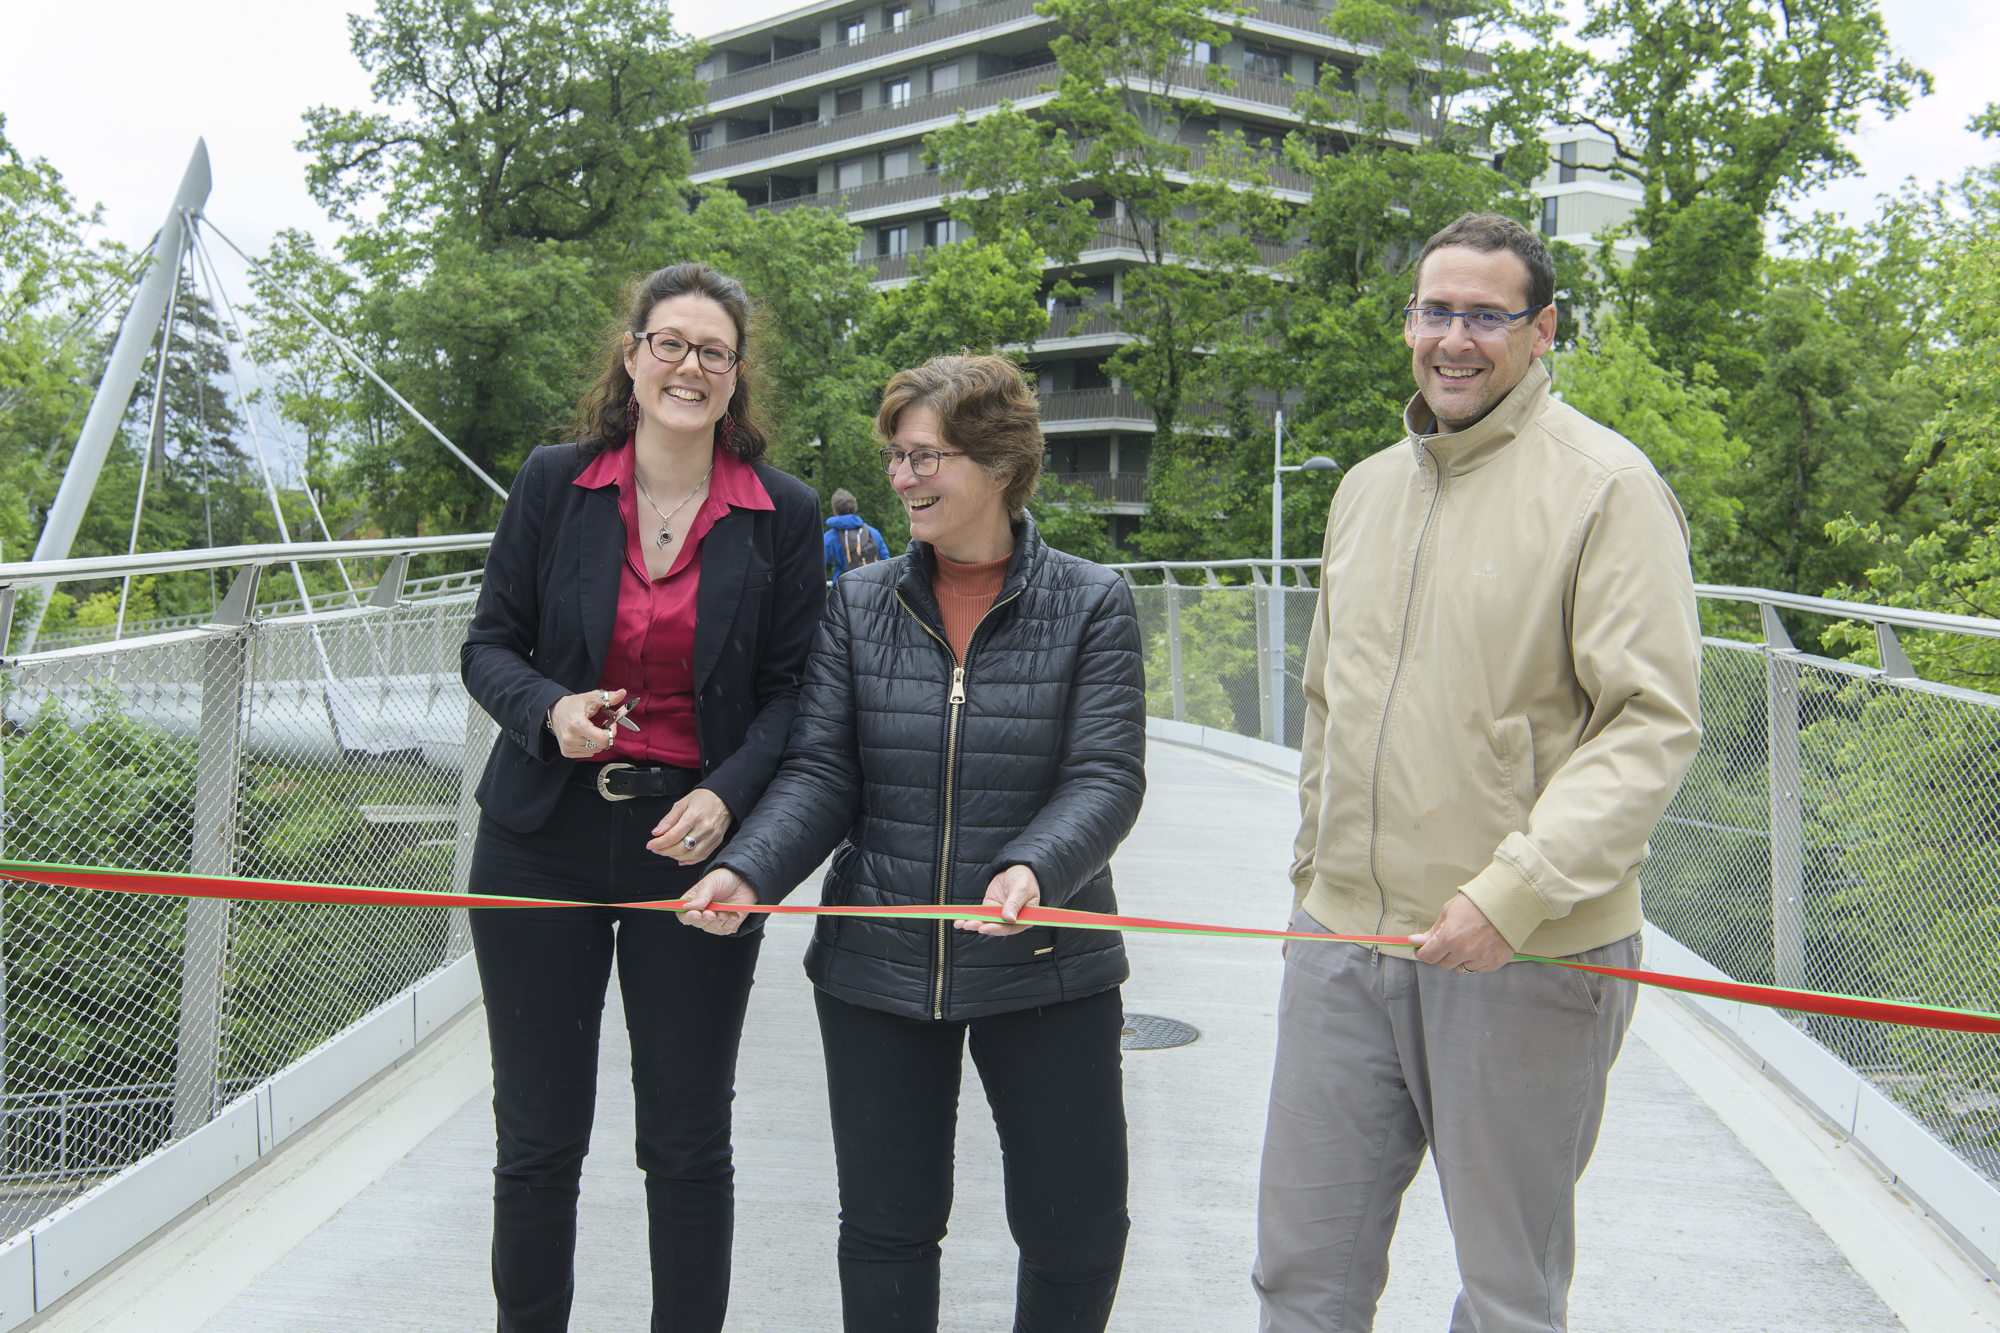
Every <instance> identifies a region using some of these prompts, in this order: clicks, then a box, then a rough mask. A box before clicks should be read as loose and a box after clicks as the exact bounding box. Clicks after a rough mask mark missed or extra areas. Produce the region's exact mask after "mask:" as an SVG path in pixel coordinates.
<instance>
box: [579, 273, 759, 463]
mask: <svg viewBox="0 0 2000 1333" xmlns="http://www.w3.org/2000/svg"><path fill="white" fill-rule="evenodd" d="M676 296H705V297H707V298H708V299H709V300H711V301H713V302H715V303H716V304H717V305H719V306H721V307H722V309H723V312H724V313H725V314H727V315H728V316H729V322H730V323H732V324H734V325H735V326H736V355H737V356H739V357H741V358H742V360H741V361H739V362H738V363H737V366H736V389H735V391H734V392H732V393H731V394H730V395H729V410H728V411H727V412H726V413H725V414H724V415H725V417H726V418H727V419H728V420H729V421H730V422H731V426H730V429H729V430H728V431H727V432H725V431H724V430H723V427H722V422H720V421H718V422H716V424H715V439H716V443H718V444H720V443H722V442H723V441H724V440H727V441H728V443H729V450H730V452H731V453H733V454H735V455H736V456H737V457H738V458H740V459H742V460H743V461H744V462H746V463H761V462H763V461H764V454H765V453H766V451H767V450H768V449H769V448H770V437H769V435H768V434H766V432H765V429H764V422H763V419H762V416H761V414H760V413H758V412H757V411H756V410H755V408H753V407H752V406H751V396H752V391H753V390H754V389H755V388H756V387H757V385H756V375H755V370H754V368H753V366H752V364H751V360H750V342H751V334H752V331H753V328H754V326H755V325H756V324H757V322H758V321H757V314H756V311H755V310H754V309H753V308H752V307H751V304H750V294H749V293H748V292H746V291H744V290H743V284H742V283H740V282H738V281H737V280H736V279H735V278H732V277H730V276H729V275H728V274H727V273H718V272H716V271H715V270H714V269H712V268H710V267H709V266H708V265H706V264H669V265H667V267H665V268H660V269H654V270H653V271H652V272H651V273H647V274H645V275H643V276H641V277H636V278H633V279H632V280H631V281H630V282H628V283H626V284H625V290H624V291H623V292H622V293H620V297H619V304H620V306H621V308H622V309H623V311H624V313H623V314H622V315H621V316H620V317H619V319H618V320H617V322H616V323H614V324H612V325H611V326H610V327H609V328H607V329H606V330H605V331H604V341H603V346H602V348H601V350H600V351H599V354H598V355H599V358H600V365H601V367H602V368H601V370H600V371H599V373H598V376H597V380H596V382H595V383H594V384H592V385H591V386H590V388H589V389H588V390H586V391H585V392H584V395H583V398H582V399H581V400H580V401H579V402H578V403H577V405H576V415H575V417H574V418H573V419H572V421H571V423H570V432H571V438H572V439H574V440H575V441H576V448H577V452H578V453H580V454H582V455H583V456H584V457H585V458H590V457H593V456H594V455H596V454H600V453H602V452H603V451H604V450H606V449H616V448H617V447H618V446H620V445H622V444H624V443H625V437H626V436H627V435H630V434H631V433H632V431H631V428H630V427H629V426H627V425H626V412H627V410H628V404H629V403H630V402H631V401H632V372H631V371H629V370H627V369H625V340H626V335H627V334H633V335H637V334H641V333H644V332H645V331H646V321H647V319H649V318H650V317H651V316H652V313H653V307H654V306H656V305H658V304H659V303H660V302H662V301H671V300H672V299H673V298H674V297H676Z"/></svg>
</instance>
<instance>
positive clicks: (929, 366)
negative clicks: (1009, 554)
mask: <svg viewBox="0 0 2000 1333" xmlns="http://www.w3.org/2000/svg"><path fill="white" fill-rule="evenodd" d="M912 407H927V408H929V409H930V410H931V411H933V412H935V413H937V418H938V436H939V438H940V439H941V440H942V441H943V443H944V444H945V446H946V447H947V448H950V449H956V450H958V451H960V452H961V453H963V454H965V455H966V456H967V457H969V458H970V459H971V460H972V461H973V462H974V463H977V464H978V465H979V466H980V467H982V468H984V469H985V470H986V475H987V476H989V477H993V478H996V479H997V480H1000V481H1003V482H1005V483H1006V485H1007V489H1006V491H1005V492H1004V493H1003V494H1002V495H1001V497H1000V498H1001V502H1002V503H1003V504H1005V505H1006V506H1007V514H1008V517H1010V518H1016V519H1018V518H1019V517H1020V516H1021V511H1022V509H1024V508H1025V507H1026V506H1027V503H1028V497H1029V496H1031V495H1033V494H1034V493H1035V484H1036V482H1037V481H1039V480H1040V478H1041V475H1042V455H1043V454H1044V453H1045V452H1047V450H1048V445H1047V444H1046V443H1044V442H1043V440H1042V419H1041V410H1040V409H1041V400H1040V399H1039V398H1038V397H1037V396H1036V394H1035V391H1034V390H1033V389H1031V388H1029V387H1028V382H1027V381H1026V380H1024V379H1022V378H1021V368H1020V367H1019V366H1017V365H1015V364H1014V363H1013V362H1012V361H1009V360H1007V359H1006V358H1005V357H999V356H934V357H932V358H931V359H930V360H928V361H926V362H924V363H923V364H922V365H921V366H917V367H915V368H913V369H910V370H899V371H897V372H896V373H895V375H894V376H893V377H892V378H891V379H890V380H889V384H888V387H886V388H885V389H883V390H882V406H881V407H880V408H879V409H877V411H876V413H875V438H876V439H878V440H880V441H882V443H884V444H887V443H888V442H889V440H890V439H891V438H892V437H893V436H894V435H895V433H896V418H897V417H899V416H901V415H902V414H903V413H904V412H905V411H906V410H908V409H909V408H912Z"/></svg>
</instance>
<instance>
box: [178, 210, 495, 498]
mask: <svg viewBox="0 0 2000 1333" xmlns="http://www.w3.org/2000/svg"><path fill="white" fill-rule="evenodd" d="M208 229H209V230H210V231H212V232H214V233H215V235H216V239H218V240H220V241H221V242H222V243H223V244H224V245H226V246H228V247H229V248H230V249H232V250H234V251H235V252H236V256H237V258H239V259H241V260H242V261H243V262H244V263H246V264H248V265H249V266H250V267H251V268H252V269H254V270H256V272H257V273H258V274H259V275H260V276H261V277H263V278H264V279H265V280H266V281H267V282H269V283H270V284H271V290H272V291H274V292H276V293H277V294H278V295H279V296H280V297H282V298H283V299H284V300H285V302H286V303H287V304H289V305H290V306H291V307H292V309H294V310H296V311H298V312H299V313H300V314H301V315H303V316H305V318H306V322H307V323H309V324H311V325H312V326H313V327H314V328H316V329H318V330H319V331H320V332H321V333H323V334H325V335H326V336H327V338H328V340H329V341H331V342H332V343H333V345H334V346H335V347H336V348H338V349H340V351H341V352H342V353H343V354H345V355H346V357H347V359H348V360H350V361H352V362H353V363H354V365H355V368H356V369H357V370H359V371H360V372H361V373H362V374H364V375H366V376H367V377H368V378H369V379H371V380H374V381H375V383H376V385H377V387H379V388H380V389H381V390H382V392H383V393H386V394H388V395H389V396H390V397H391V398H393V399H395V400H396V404H397V406H399V407H401V408H402V409H403V410H404V411H405V412H408V413H409V414H410V415H411V416H412V417H415V418H416V419H417V422H418V424H420V425H421V426H422V427H423V428H424V429H425V430H427V431H429V432H430V433H431V435H432V436H433V437H435V438H436V440H437V442H438V443H439V444H441V445H443V446H444V447H445V448H447V449H449V450H451V452H452V456H453V457H455V458H456V459H458V461H459V462H461V463H463V464H465V465H466V466H467V467H468V468H471V469H472V472H473V475H474V476H476V477H478V478H479V479H480V480H481V481H483V482H485V483H486V484H487V485H488V486H490V487H492V489H493V493H494V494H495V495H497V496H499V497H500V498H501V499H502V500H504V499H506V498H507V488H506V487H505V486H502V485H501V484H500V483H499V482H497V481H495V480H493V478H492V477H490V476H488V475H487V474H486V469H485V468H483V467H481V466H479V464H477V463H475V462H473V461H472V458H471V456H470V455H469V454H467V453H466V452H465V450H463V449H461V448H459V447H458V446H457V445H455V444H453V443H452V442H451V441H450V440H449V439H447V438H446V437H445V433H444V432H443V431H441V430H439V429H438V428H437V427H436V426H433V425H432V424H431V422H430V418H429V417H426V416H425V415H424V414H423V413H421V412H419V411H417V409H416V408H414V407H412V406H411V405H410V400H409V399H407V398H405V397H403V395H402V394H400V393H397V392H396V391H395V390H394V389H393V388H391V387H390V386H389V381H387V380H385V379H383V378H382V377H381V376H380V375H378V374H376V373H375V368H374V367H373V366H371V365H369V364H368V362H367V361H365V360H364V359H363V358H362V356H361V353H359V352H357V351H355V350H354V348H353V346H352V345H351V344H350V343H349V342H348V341H347V340H346V339H345V338H343V337H341V336H340V335H339V334H337V333H335V332H334V331H333V330H332V329H330V328H328V327H327V326H326V325H325V324H322V323H321V322H320V320H319V317H318V316H316V315H314V314H313V312H312V311H311V310H309V309H307V308H306V305H305V303H304V302H302V301H300V300H299V299H298V298H297V297H295V296H293V295H292V294H291V293H290V292H288V291H286V290H285V289H284V287H282V286H281V285H279V283H278V280H277V279H276V278H274V277H272V276H271V271H270V270H269V269H267V268H265V267H264V266H263V265H262V264H260V263H258V262H257V261H256V260H254V259H252V258H251V257H250V256H249V255H247V254H245V253H244V252H243V247H242V246H240V245H238V244H237V243H236V242H234V241H232V240H230V239H229V237H228V236H226V235H224V234H223V232H222V230H221V229H220V228H218V227H217V226H216V225H215V223H214V222H212V221H211V222H209V224H208Z"/></svg>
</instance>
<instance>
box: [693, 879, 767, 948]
mask: <svg viewBox="0 0 2000 1333" xmlns="http://www.w3.org/2000/svg"><path fill="white" fill-rule="evenodd" d="M682 901H683V902H685V903H686V904H687V910H686V911H685V912H683V913H681V921H682V923H683V924H685V925H690V926H698V927H700V928H701V929H703V930H705V931H707V932H708V933H709V934H711V935H734V934H735V933H736V932H737V930H738V929H739V928H740V927H741V926H742V925H743V918H744V917H746V916H748V915H750V914H749V913H748V912H711V911H707V910H705V909H706V908H707V907H708V905H709V904H710V903H741V904H743V905H744V906H746V907H747V906H749V905H750V904H752V903H755V902H756V901H757V890H756V889H754V888H752V887H751V885H750V881H749V880H747V879H745V878H743V876H741V875H739V874H737V873H736V872H735V871H734V870H731V869H729V868H728V867H727V866H718V867H717V868H715V869H714V870H711V871H709V872H708V873H707V874H706V875H703V876H702V877H701V882H700V883H699V884H697V885H695V886H694V888H692V889H691V890H689V891H688V896H687V897H686V898H684V899H682Z"/></svg>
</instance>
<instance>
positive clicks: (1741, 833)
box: [1642, 642, 1774, 986]
mask: <svg viewBox="0 0 2000 1333" xmlns="http://www.w3.org/2000/svg"><path fill="white" fill-rule="evenodd" d="M1764 675H1765V667H1764V655H1763V652H1762V650H1761V648H1759V647H1758V646H1757V645H1734V644H1718V643H1714V642H1711V643H1710V644H1709V645H1708V646H1707V647H1706V648H1705V649H1704V651H1703V655H1702V673H1701V714H1702V743H1701V750H1700V752H1699V753H1697V754H1696V755H1695V759H1694V763H1693V764H1692V765H1691V766H1690V767H1689V769H1688V773H1687V776H1686V777H1685V778H1684V779H1682V781H1681V789H1680V793H1679V794H1678V795H1677V796H1676V797H1675V798H1674V802H1673V804H1672V805H1671V806H1669V807H1668V808H1667V813H1666V815H1665V816H1664V817H1663V818H1662V819H1661V820H1660V824H1659V827H1657V828H1655V829H1654V830H1653V836H1652V839H1651V842H1650V847H1651V849H1652V853H1653V855H1652V858H1651V859H1650V860H1649V861H1647V863H1646V868H1645V870H1644V871H1643V872H1642V877H1643V879H1644V883H1645V895H1646V917H1647V919H1648V920H1650V921H1653V922H1655V923H1657V924H1658V925H1659V926H1660V928H1661V929H1662V930H1665V931H1666V932H1667V933H1668V934H1669V935H1671V936H1673V937H1674V938H1675V939H1677V940H1679V941H1680V942H1681V943H1682V944H1685V945H1687V946H1688V948H1690V949H1692V950H1694V951H1695V952H1696V953H1698V954H1700V955H1701V956H1702V957H1703V958H1706V959H1707V960H1708V961H1709V962H1711V963H1713V964H1715V965H1716V966H1717V967H1719V968H1721V969H1722V970H1723V971H1724V972H1727V973H1728V974H1729V975H1730V976H1732V977H1735V978H1736V979H1737V980H1739V981H1749V982H1755V983H1757V984H1759V985H1764V986H1768V985H1771V984H1772V982H1773V980H1774V976H1773V973H1772V970H1771V799H1770V798H1771V793H1770V785H1769V776H1768V769H1769V763H1770V747H1769V744H1768V730H1767V728H1768V719H1767V714H1766V710H1765V707H1764Z"/></svg>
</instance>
